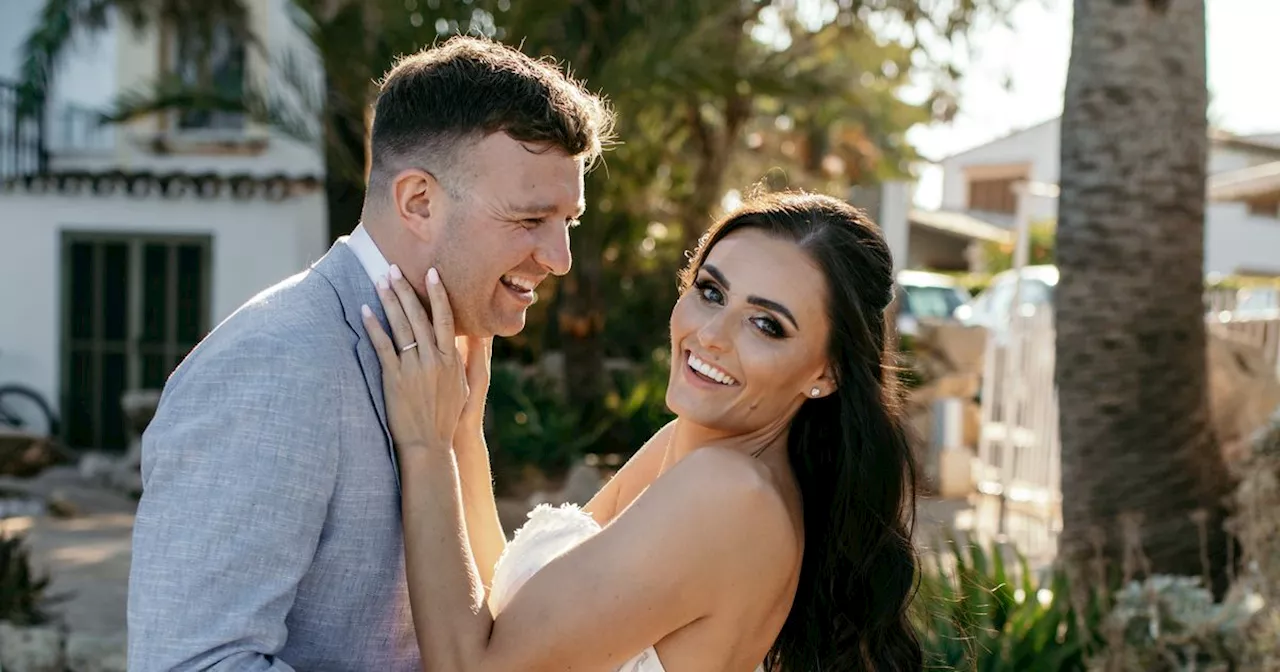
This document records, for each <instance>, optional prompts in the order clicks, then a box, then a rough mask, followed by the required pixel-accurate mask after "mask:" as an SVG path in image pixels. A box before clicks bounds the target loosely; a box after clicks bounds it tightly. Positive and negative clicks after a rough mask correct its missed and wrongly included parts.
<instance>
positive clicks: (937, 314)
mask: <svg viewBox="0 0 1280 672" xmlns="http://www.w3.org/2000/svg"><path fill="white" fill-rule="evenodd" d="M902 289H903V291H905V292H906V295H907V309H908V310H910V311H911V314H912V315H914V316H916V317H924V318H939V319H945V318H948V317H951V314H952V313H953V312H955V309H956V308H959V307H960V306H962V305H964V303H965V296H964V295H963V294H962V293H961V292H960V291H959V290H957V289H955V288H954V287H919V286H915V287H913V286H911V285H907V286H905V287H903V288H902Z"/></svg>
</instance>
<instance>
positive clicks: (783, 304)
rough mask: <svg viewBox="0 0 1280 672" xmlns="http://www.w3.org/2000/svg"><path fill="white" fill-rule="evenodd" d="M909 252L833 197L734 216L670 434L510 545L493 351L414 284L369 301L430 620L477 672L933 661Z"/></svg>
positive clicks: (431, 661)
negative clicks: (903, 322)
mask: <svg viewBox="0 0 1280 672" xmlns="http://www.w3.org/2000/svg"><path fill="white" fill-rule="evenodd" d="M892 266H893V265H892V260H891V258H890V254H889V251H888V248H887V246H886V244H885V241H884V239H883V238H882V237H881V235H880V233H879V231H878V229H877V228H876V227H875V226H874V225H873V224H872V223H870V222H869V221H868V220H867V219H866V218H865V216H864V215H863V214H862V213H860V212H859V211H857V210H855V209H854V208H852V207H851V206H849V205H848V204H846V203H844V202H842V201H839V200H836V199H833V198H828V197H824V196H817V195H809V194H800V193H784V194H772V195H765V196H760V197H757V198H755V199H753V200H751V201H750V202H748V203H747V204H745V205H744V206H743V207H741V208H740V209H739V210H737V211H736V212H735V213H733V214H731V215H730V216H728V217H727V218H725V219H723V220H722V221H720V222H719V223H717V224H716V225H715V226H714V227H713V228H712V229H711V231H710V232H708V234H707V235H706V236H705V237H704V238H703V240H702V242H701V244H700V246H699V248H698V250H697V252H696V254H695V255H694V257H693V259H692V261H691V262H690V264H689V267H688V268H687V269H686V270H685V271H684V273H683V275H682V277H681V287H682V291H681V296H680V299H679V301H678V302H677V303H676V306H675V308H674V310H673V311H672V314H671V347H672V354H673V357H672V367H671V377H670V382H669V388H668V391H667V405H668V406H669V407H670V408H671V410H672V411H673V412H675V414H676V416H677V419H676V420H674V421H672V422H671V423H670V424H668V425H667V426H666V427H663V428H662V429H661V430H660V431H659V432H658V433H657V434H655V435H654V436H653V438H651V439H650V440H649V441H648V442H647V443H646V444H645V445H644V446H643V447H642V448H641V449H640V450H639V451H638V452H637V453H636V454H635V456H634V457H632V458H631V459H630V460H629V461H628V462H627V464H626V465H625V466H624V467H623V469H622V470H620V471H619V473H618V474H617V475H616V476H615V477H614V478H613V479H612V480H610V481H609V483H608V484H607V485H605V486H604V487H603V488H602V489H601V490H600V492H599V493H598V494H597V495H596V496H595V498H594V499H592V500H591V502H590V503H589V504H587V505H586V507H585V508H584V509H577V508H574V507H571V506H567V507H561V508H551V507H547V506H542V507H539V508H538V509H536V510H535V511H533V512H532V513H531V514H530V516H529V521H528V522H527V523H526V524H525V526H524V527H522V528H521V529H520V531H519V532H517V534H516V536H515V538H514V540H513V541H512V542H511V543H510V544H507V542H506V537H505V536H504V535H503V532H502V529H501V526H500V525H499V522H498V517H497V513H496V507H495V505H494V500H493V490H492V485H491V476H490V473H489V462H488V454H487V448H486V446H485V443H484V437H483V432H482V429H481V427H482V419H483V415H484V394H485V392H486V390H487V386H488V379H489V353H490V350H489V343H488V342H487V341H482V340H479V339H472V338H469V337H464V338H458V339H456V341H455V337H454V331H453V318H452V314H451V311H450V308H449V302H448V298H447V295H446V292H445V284H444V283H445V281H447V278H440V277H439V275H438V274H437V273H436V271H435V270H434V269H432V270H431V271H430V272H429V273H428V277H427V287H428V296H429V301H430V310H431V315H432V316H433V317H432V318H428V315H427V311H426V310H425V309H424V308H423V306H422V305H421V303H420V302H419V301H418V299H417V296H416V295H415V294H414V292H413V290H412V288H410V286H409V285H408V283H406V282H405V281H404V280H403V279H397V280H393V281H392V283H391V286H390V288H388V289H385V290H384V289H379V296H380V299H381V301H382V303H383V305H384V306H385V308H386V313H387V316H388V322H389V325H390V332H391V333H390V335H388V334H387V333H386V331H384V330H383V328H382V326H381V325H380V324H379V322H378V321H377V319H376V318H374V317H372V315H371V313H370V312H369V311H366V317H365V326H366V328H367V329H368V330H369V332H370V337H371V338H372V339H373V341H374V343H375V345H376V347H377V350H378V355H379V357H380V359H381V360H382V367H383V380H384V387H385V395H386V401H387V406H388V409H389V410H388V413H389V424H390V428H391V432H392V435H393V437H394V439H395V444H396V450H397V452H398V455H399V460H400V468H401V480H402V483H403V493H402V497H403V501H402V510H403V516H404V528H405V555H406V566H407V575H408V581H409V584H410V588H409V590H410V601H411V605H412V610H413V621H414V626H415V629H416V631H417V638H418V645H419V647H420V648H421V651H422V658H423V660H424V661H425V664H426V666H427V667H428V668H429V669H432V670H450V671H457V672H507V671H510V672H517V671H518V672H540V671H547V672H551V671H556V672H560V671H563V670H574V671H580V670H582V671H588V672H592V671H597V670H626V671H628V672H663V671H664V670H665V672H695V671H696V672H702V671H707V670H716V671H718V670H724V671H735V670H753V669H757V668H759V669H766V670H771V671H772V670H785V671H786V672H810V671H814V670H822V671H824V672H842V671H845V670H877V671H886V670H920V669H922V667H923V662H922V654H921V649H920V645H919V643H918V641H917V638H916V635H915V633H914V631H913V630H912V627H911V624H910V622H909V620H908V615H907V605H908V602H909V600H910V598H911V595H912V592H913V589H914V579H915V569H916V562H915V555H914V551H913V548H912V545H911V541H910V525H911V522H910V521H911V518H912V513H913V511H914V499H915V490H914V464H913V461H912V457H911V452H910V448H909V446H908V444H907V440H906V438H905V435H904V431H903V421H902V419H901V416H900V411H899V407H898V396H897V388H896V382H895V381H896V377H895V375H894V372H893V369H892V367H891V366H887V365H886V362H887V360H888V358H889V356H890V355H891V354H892V351H891V346H890V345H889V344H888V343H886V338H885V315H884V311H885V307H886V305H887V304H888V303H889V299H890V296H891V287H892Z"/></svg>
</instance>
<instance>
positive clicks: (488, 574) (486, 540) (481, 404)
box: [365, 266, 507, 587]
mask: <svg viewBox="0 0 1280 672" xmlns="http://www.w3.org/2000/svg"><path fill="white" fill-rule="evenodd" d="M428 284H430V281H428ZM377 287H378V297H379V298H380V299H381V300H382V305H383V307H384V308H385V309H386V315H387V322H388V324H390V326H391V337H392V338H393V339H394V343H395V344H398V345H399V346H400V347H403V346H405V345H408V344H409V343H417V344H418V345H417V348H419V350H415V351H414V353H413V354H415V355H417V356H418V357H419V358H420V357H421V355H422V353H423V351H422V350H420V348H425V347H427V346H428V344H429V343H434V342H435V338H434V336H433V334H432V327H431V323H430V321H429V319H428V318H427V315H426V311H425V309H424V308H423V307H422V303H421V301H419V300H418V295H417V293H416V292H415V291H414V290H413V287H411V286H410V285H409V283H408V281H406V280H405V279H404V276H403V275H401V274H400V269H399V268H398V267H396V266H392V267H391V275H390V277H389V278H388V279H387V282H386V284H385V285H384V284H383V283H378V285H377ZM365 322H366V327H368V326H369V325H372V326H373V327H375V328H376V329H377V330H378V331H379V332H380V331H381V329H382V327H381V326H380V325H378V324H377V322H376V320H375V321H371V318H370V317H367V316H366V318H365ZM383 336H384V337H385V336H386V335H385V334H383ZM457 340H458V341H461V343H460V344H457V343H455V345H460V346H461V347H460V348H459V350H458V352H457V353H456V354H457V359H458V360H459V362H460V364H461V367H462V370H463V371H465V375H464V378H465V382H466V385H465V388H466V389H467V393H466V396H465V401H463V403H462V406H461V409H462V410H461V411H460V413H459V415H458V417H457V418H456V420H457V430H455V432H454V436H453V444H454V446H455V447H456V448H457V453H458V470H459V475H460V478H461V480H462V508H463V511H464V513H465V515H466V521H467V536H468V539H469V540H470V543H471V552H472V554H473V555H474V557H475V561H476V567H477V570H478V571H479V573H480V579H481V581H482V582H483V583H484V585H485V586H486V587H487V586H489V585H490V583H492V581H493V571H494V566H495V565H496V564H497V563H498V558H500V557H501V556H502V551H503V550H504V549H505V548H506V546H507V537H506V535H505V534H503V532H502V522H501V520H500V519H499V517H498V505H497V502H496V501H495V499H494V495H493V472H492V470H491V469H490V466H489V447H488V445H486V443H485V439H484V408H485V395H486V394H487V393H488V391H489V378H490V357H491V356H492V354H493V339H492V338H474V337H469V336H467V337H462V338H459V339H457ZM450 342H451V343H454V341H452V340H451V341H450ZM389 343H390V340H389ZM428 354H430V353H428ZM399 364H400V361H399V359H398V358H397V360H396V361H395V362H392V369H391V376H392V377H391V379H390V380H388V379H386V378H385V376H386V373H387V363H386V362H384V363H383V372H384V383H386V382H391V381H393V380H395V374H396V369H397V367H398V365H399ZM455 382H456V381H455ZM384 387H386V385H384ZM393 393H394V392H393V391H387V392H386V394H387V395H391V394H393ZM450 401H451V400H450V399H448V398H440V397H438V396H437V397H432V398H427V399H423V400H422V403H423V404H424V405H425V404H433V405H434V404H449V403H450ZM395 431H396V429H395V428H393V429H392V433H393V438H395V439H396V440H397V441H399V440H402V439H404V438H405V437H403V436H400V437H395V436H394V434H395ZM402 431H403V430H402ZM402 480H403V479H402Z"/></svg>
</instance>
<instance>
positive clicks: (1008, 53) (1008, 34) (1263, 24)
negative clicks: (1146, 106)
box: [907, 0, 1280, 207]
mask: <svg viewBox="0 0 1280 672" xmlns="http://www.w3.org/2000/svg"><path fill="white" fill-rule="evenodd" d="M1206 2H1207V12H1208V14H1207V19H1206V21H1207V23H1208V49H1209V53H1208V61H1209V92H1210V97H1211V102H1210V108H1209V119H1210V122H1211V123H1213V124H1215V125H1218V126H1220V127H1222V128H1223V129H1225V130H1228V131H1231V132H1235V133H1244V134H1249V133H1263V132H1280V86H1276V84H1275V83H1276V81H1277V71H1276V65H1275V64H1277V63H1280V36H1277V34H1276V29H1277V27H1278V26H1280V0H1206ZM1071 5H1072V1H1071V0H1024V3H1023V5H1021V6H1019V7H1018V9H1017V10H1016V11H1015V14H1014V17H1013V25H1014V28H1013V30H1010V29H1007V28H996V29H992V30H990V31H986V32H985V34H983V35H981V36H980V37H979V38H978V39H975V42H976V43H978V44H980V45H981V49H980V50H979V51H978V52H977V53H976V54H975V55H974V57H973V61H972V62H971V64H970V67H969V70H968V72H967V76H966V79H965V81H964V82H963V84H962V90H961V108H960V109H961V111H960V114H958V115H957V117H956V119H955V121H954V122H953V123H951V124H948V125H946V126H934V127H928V128H925V127H918V128H915V129H912V131H911V132H910V133H909V134H908V136H907V137H908V139H909V140H910V141H911V142H912V143H913V144H914V145H915V146H916V148H917V149H918V150H919V151H920V153H921V154H923V155H924V156H925V157H927V158H930V159H938V158H941V157H944V156H947V155H949V154H953V153H955V152H958V151H960V150H964V149H968V148H969V147H973V146H975V145H980V144H982V143H984V142H987V141H989V140H992V139H994V138H997V137H1000V136H1002V135H1005V134H1007V133H1009V132H1010V131H1013V130H1016V129H1019V128H1025V127H1027V126H1031V125H1033V124H1036V123H1039V122H1041V121H1044V120H1046V119H1050V118H1052V117H1055V116H1057V115H1058V114H1060V113H1061V111H1062V90H1063V87H1064V86H1065V84H1066V77H1067V60H1068V57H1069V56H1070V52H1071ZM1006 77H1007V78H1008V80H1009V81H1010V82H1011V84H1012V86H1011V88H1008V89H1006V88H1005V87H1004V86H1003V83H1004V82H1005V79H1006ZM938 172H939V171H938V170H937V169H936V168H935V169H928V170H925V171H923V172H922V174H921V181H920V185H919V187H918V191H917V193H916V202H917V203H918V204H919V205H921V206H924V207H936V206H937V204H938V201H939V199H940V198H941V189H942V185H941V182H940V177H941V176H940V175H939V174H938Z"/></svg>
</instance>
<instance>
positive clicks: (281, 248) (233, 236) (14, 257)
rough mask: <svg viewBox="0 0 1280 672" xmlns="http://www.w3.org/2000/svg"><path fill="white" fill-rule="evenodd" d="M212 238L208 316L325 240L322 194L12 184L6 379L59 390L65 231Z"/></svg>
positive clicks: (4, 307)
mask: <svg viewBox="0 0 1280 672" xmlns="http://www.w3.org/2000/svg"><path fill="white" fill-rule="evenodd" d="M65 231H97V232H110V233H136V234H186V235H191V234H200V235H208V236H210V237H211V238H212V247H211V250H210V263H211V266H212V268H211V270H210V278H211V284H212V286H211V287H210V294H211V295H210V302H211V313H212V314H211V315H210V316H209V317H210V324H211V325H216V324H217V323H218V322H220V321H221V320H223V319H224V318H226V317H227V315H229V314H230V313H231V312H232V311H234V310H235V309H236V308H237V307H239V306H240V305H241V304H242V303H244V302H245V301H246V300H248V299H249V298H251V297H253V296H254V295H255V294H256V293H258V292H259V291H261V290H262V289H265V288H267V287H269V286H271V285H273V284H275V283H277V282H279V281H280V280H282V279H284V278H287V277H288V276H290V275H292V274H294V273H297V272H299V271H301V270H304V269H305V268H306V267H307V266H308V265H309V264H310V263H311V262H313V261H315V260H316V259H319V258H320V256H322V255H323V254H324V252H325V250H326V249H327V231H326V218H325V204H324V195H323V193H322V192H319V191H317V192H315V193H311V194H307V195H304V196H299V197H296V198H291V199H288V200H284V201H278V202H271V201H265V200H262V199H253V200H246V201H236V200H232V199H231V198H230V197H225V196H224V197H221V198H217V199H208V200H195V199H191V198H184V199H177V200H165V199H161V198H155V197H152V198H130V197H128V196H110V197H102V196H92V195H85V196H65V195H58V196H54V195H44V196H40V195H27V194H21V193H19V194H13V193H7V194H4V195H3V197H0V241H4V242H3V244H0V314H3V318H0V380H3V381H5V382H21V383H25V384H27V385H30V386H32V387H34V388H36V389H37V390H39V391H40V392H41V393H42V394H44V395H45V396H46V398H48V399H49V400H51V401H54V400H57V399H59V398H60V395H59V380H60V377H59V371H60V366H61V363H60V361H59V352H60V346H61V334H60V333H59V330H60V327H61V324H62V317H61V310H62V307H61V297H62V287H61V286H60V283H61V281H62V270H61V260H60V256H61V253H62V234H63V232H65Z"/></svg>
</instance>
